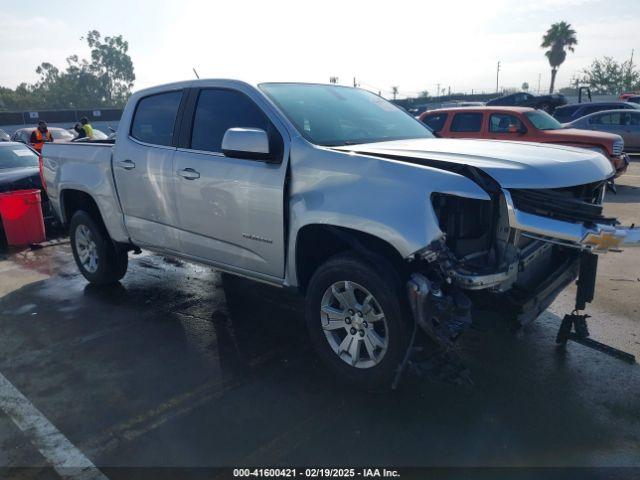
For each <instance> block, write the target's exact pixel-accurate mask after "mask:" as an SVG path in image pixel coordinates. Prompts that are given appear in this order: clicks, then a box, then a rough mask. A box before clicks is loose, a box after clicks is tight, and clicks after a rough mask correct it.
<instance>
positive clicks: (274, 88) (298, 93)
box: [260, 83, 434, 146]
mask: <svg viewBox="0 0 640 480" xmlns="http://www.w3.org/2000/svg"><path fill="white" fill-rule="evenodd" d="M260 88H261V89H262V91H264V92H265V93H266V94H267V95H268V96H269V98H271V99H272V100H273V101H274V102H275V103H276V105H278V107H279V108H280V109H281V110H282V112H283V113H284V114H285V115H286V116H287V117H288V118H289V120H290V121H291V122H292V123H293V124H294V125H295V127H296V128H297V129H298V131H299V132H300V133H301V134H302V136H304V137H305V138H306V139H307V140H309V141H310V142H313V143H315V144H317V145H324V146H337V145H354V144H358V143H369V142H384V141H389V140H403V139H407V138H434V136H433V134H432V133H431V132H430V131H429V130H428V129H427V128H426V127H425V126H424V125H423V124H421V123H420V122H419V121H418V120H416V119H415V118H413V117H412V116H411V115H409V114H408V113H406V112H405V111H403V110H402V109H400V108H399V107H396V106H395V105H393V104H392V103H390V102H387V101H386V100H385V99H383V98H381V97H379V96H377V95H374V94H373V93H371V92H367V91H365V90H359V89H356V88H348V87H339V86H331V85H312V84H284V83H267V84H262V85H260Z"/></svg>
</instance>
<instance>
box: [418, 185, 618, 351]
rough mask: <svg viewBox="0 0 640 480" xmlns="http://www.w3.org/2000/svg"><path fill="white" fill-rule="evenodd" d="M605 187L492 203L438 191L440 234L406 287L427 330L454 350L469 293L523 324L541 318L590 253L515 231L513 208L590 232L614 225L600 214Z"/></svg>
mask: <svg viewBox="0 0 640 480" xmlns="http://www.w3.org/2000/svg"><path fill="white" fill-rule="evenodd" d="M605 186H606V184H605V182H597V183H593V184H588V185H580V186H576V187H570V188H562V189H547V190H542V189H540V190H517V189H511V190H495V191H493V192H492V193H491V200H478V199H469V198H462V197H458V196H455V195H449V194H439V193H434V194H433V195H432V198H431V200H432V205H433V208H434V211H435V213H436V216H437V218H438V221H439V226H440V229H441V231H442V236H441V238H439V239H438V240H436V241H435V242H433V243H432V245H430V246H429V247H428V248H427V249H425V250H424V251H422V252H420V255H419V256H418V257H417V258H416V259H415V260H416V262H415V271H414V273H413V275H412V277H411V279H410V280H409V285H408V288H409V298H410V304H411V306H412V310H413V313H414V317H415V318H416V319H417V322H418V324H419V325H420V327H421V328H422V330H424V331H425V332H426V333H427V334H428V335H429V336H430V337H431V338H432V339H433V340H435V341H437V342H438V343H439V344H440V345H443V346H450V345H451V344H452V342H453V341H454V340H455V339H456V338H457V337H458V336H459V335H460V334H461V333H462V331H463V330H464V329H465V328H467V327H468V326H469V325H470V324H471V307H472V302H471V300H470V299H469V295H475V296H478V295H484V296H491V297H494V298H493V301H494V302H498V303H499V304H500V305H501V309H502V310H507V309H508V310H509V311H511V312H513V314H514V317H515V319H516V320H517V322H518V323H519V324H520V325H525V324H527V323H529V322H530V321H532V320H534V319H535V318H537V317H538V315H539V314H540V313H542V311H544V310H545V309H546V308H547V307H548V306H549V305H550V304H551V303H552V302H553V300H554V299H555V297H556V296H557V295H558V294H559V293H560V291H562V290H563V289H564V288H565V287H566V286H567V285H568V284H569V283H570V282H572V281H573V280H575V278H576V277H577V275H578V273H579V266H580V257H581V254H582V253H581V252H585V250H586V247H585V246H584V245H579V244H575V245H571V244H569V243H568V242H564V241H561V240H559V239H554V238H547V237H544V236H541V235H538V234H536V233H532V232H528V231H524V230H520V229H517V228H514V227H513V226H512V224H511V220H510V215H509V208H510V205H511V208H513V207H514V206H515V208H517V209H519V210H521V211H523V212H527V213H530V214H532V215H536V216H538V217H543V218H549V219H554V220H561V221H563V222H571V223H575V224H582V225H586V226H587V227H591V226H594V225H596V224H598V225H615V224H616V221H615V219H610V218H606V217H604V216H603V215H602V201H603V197H604V190H605ZM593 273H594V274H593V277H594V279H593V280H594V281H595V270H594V272H593Z"/></svg>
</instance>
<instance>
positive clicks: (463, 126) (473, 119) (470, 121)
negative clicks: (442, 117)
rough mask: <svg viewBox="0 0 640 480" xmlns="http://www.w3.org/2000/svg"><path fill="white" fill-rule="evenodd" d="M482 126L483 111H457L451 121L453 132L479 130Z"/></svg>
mask: <svg viewBox="0 0 640 480" xmlns="http://www.w3.org/2000/svg"><path fill="white" fill-rule="evenodd" d="M481 127H482V113H479V112H465V113H456V114H455V115H454V116H453V120H452V121H451V131H452V132H479V131H480V129H481Z"/></svg>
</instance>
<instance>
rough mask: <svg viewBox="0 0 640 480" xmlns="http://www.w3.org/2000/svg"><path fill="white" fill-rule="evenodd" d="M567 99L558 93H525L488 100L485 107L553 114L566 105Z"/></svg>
mask: <svg viewBox="0 0 640 480" xmlns="http://www.w3.org/2000/svg"><path fill="white" fill-rule="evenodd" d="M566 104H567V98H566V97H565V96H564V95H562V94H559V93H554V94H549V95H532V94H530V93H527V92H518V93H512V94H511V95H505V96H504V97H498V98H494V99H492V100H489V101H488V102H487V103H486V105H487V106H502V107H531V108H536V109H540V110H544V111H545V112H549V113H551V112H553V111H554V110H555V109H556V108H558V107H560V106H562V105H566Z"/></svg>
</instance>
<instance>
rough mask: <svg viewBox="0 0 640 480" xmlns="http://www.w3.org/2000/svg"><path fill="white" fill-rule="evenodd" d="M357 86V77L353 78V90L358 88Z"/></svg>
mask: <svg viewBox="0 0 640 480" xmlns="http://www.w3.org/2000/svg"><path fill="white" fill-rule="evenodd" d="M357 86H358V84H357V82H356V77H353V88H356V87H357Z"/></svg>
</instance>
